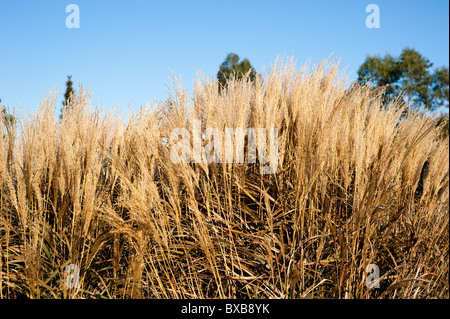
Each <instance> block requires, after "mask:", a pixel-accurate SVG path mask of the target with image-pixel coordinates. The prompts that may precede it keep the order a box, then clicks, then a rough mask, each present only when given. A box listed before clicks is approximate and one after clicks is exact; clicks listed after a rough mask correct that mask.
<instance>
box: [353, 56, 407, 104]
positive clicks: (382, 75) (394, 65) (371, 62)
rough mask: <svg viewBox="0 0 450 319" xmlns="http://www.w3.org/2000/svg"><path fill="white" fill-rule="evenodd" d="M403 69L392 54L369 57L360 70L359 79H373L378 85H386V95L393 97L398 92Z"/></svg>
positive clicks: (365, 80) (363, 80)
mask: <svg viewBox="0 0 450 319" xmlns="http://www.w3.org/2000/svg"><path fill="white" fill-rule="evenodd" d="M400 76H401V71H400V67H399V63H398V61H397V59H395V58H394V57H392V56H390V55H386V56H385V57H383V58H381V57H377V56H373V57H367V58H366V61H365V62H364V63H363V64H362V65H361V66H360V68H359V70H358V81H359V82H367V81H373V82H375V84H376V85H377V87H384V86H386V97H387V98H392V97H394V96H395V95H396V94H397V93H398V85H397V84H396V83H397V81H398V80H399V79H400Z"/></svg>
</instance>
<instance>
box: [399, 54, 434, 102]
mask: <svg viewBox="0 0 450 319" xmlns="http://www.w3.org/2000/svg"><path fill="white" fill-rule="evenodd" d="M432 65H433V64H432V63H431V62H430V61H429V60H428V59H427V58H425V57H423V56H422V55H421V54H420V53H419V52H417V51H416V50H414V49H409V48H405V49H403V51H402V54H401V55H400V57H399V66H400V71H401V73H402V75H401V81H402V84H401V87H402V89H403V90H404V91H405V93H406V96H407V97H408V101H409V102H411V103H412V104H413V105H416V106H424V107H425V108H432V99H431V94H430V85H431V74H430V72H429V69H430V68H431V67H432Z"/></svg>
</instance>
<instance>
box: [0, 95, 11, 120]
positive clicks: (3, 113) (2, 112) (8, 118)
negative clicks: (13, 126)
mask: <svg viewBox="0 0 450 319" xmlns="http://www.w3.org/2000/svg"><path fill="white" fill-rule="evenodd" d="M1 103H2V99H0V105H1ZM0 114H1V116H2V117H3V118H4V119H5V122H6V123H14V122H15V119H14V116H12V115H11V114H8V113H7V112H6V107H4V106H3V107H2V108H1V110H0Z"/></svg>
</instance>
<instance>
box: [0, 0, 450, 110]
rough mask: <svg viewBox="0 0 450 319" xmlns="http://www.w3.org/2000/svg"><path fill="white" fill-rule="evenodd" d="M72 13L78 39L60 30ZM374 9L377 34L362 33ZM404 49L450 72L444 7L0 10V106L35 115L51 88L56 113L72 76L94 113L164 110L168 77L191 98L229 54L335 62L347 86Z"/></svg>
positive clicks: (62, 5)
mask: <svg viewBox="0 0 450 319" xmlns="http://www.w3.org/2000/svg"><path fill="white" fill-rule="evenodd" d="M71 3H73V4H76V5H78V7H79V9H80V28H78V29H75V28H73V29H69V28H67V27H66V17H67V16H68V15H69V13H66V11H65V10H66V6H67V5H69V4H71ZM371 3H373V4H377V5H378V6H379V8H380V28H379V29H375V28H373V29H369V28H367V27H366V25H365V21H366V17H367V16H368V15H369V13H366V12H365V9H366V6H367V5H369V4H371ZM406 46H408V47H411V48H414V49H416V50H418V51H419V52H420V53H422V54H423V55H424V56H425V57H427V58H428V59H430V61H431V62H433V63H434V66H436V67H438V66H443V65H446V66H448V65H449V3H448V1H446V0H445V1H444V0H428V1H412V0H401V1H400V0H395V1H392V0H386V1H384V0H383V1H382V0H369V1H363V0H342V1H336V0H319V1H300V0H295V1H285V0H277V1H273V0H272V1H266V0H257V1H245V0H241V1H206V0H205V1H197V0H189V1H149V0H129V1H114V0H109V1H104V0H95V1H94V0H70V1H65V0H42V1H31V0H14V1H9V0H0V99H2V102H3V104H4V105H7V106H8V107H10V108H11V107H14V106H16V107H20V106H21V107H23V110H24V111H25V112H30V111H32V112H35V111H36V110H37V107H38V104H39V101H40V100H41V96H42V94H47V93H48V91H49V90H50V89H52V88H54V87H57V89H58V91H59V92H60V93H61V95H60V98H59V100H58V105H57V108H58V111H57V112H59V109H60V106H61V101H62V99H63V94H64V91H65V81H66V76H67V75H68V74H71V75H72V79H73V81H74V87H75V89H77V88H78V84H79V83H81V84H83V86H85V87H87V86H89V88H90V89H91V90H92V91H93V99H94V102H95V104H97V105H100V103H101V104H102V106H103V107H104V108H109V107H111V106H113V105H116V106H119V108H120V110H121V111H124V110H126V109H129V108H130V107H131V108H132V109H133V108H137V107H139V106H140V105H143V104H145V103H147V102H152V101H153V100H165V99H166V98H167V96H168V95H167V87H166V86H167V85H169V86H170V80H171V78H172V75H173V74H175V75H176V76H179V77H181V80H182V81H183V82H184V83H185V85H186V88H188V89H190V87H191V85H192V81H193V79H194V78H195V74H196V73H197V70H200V71H202V72H203V73H204V74H205V75H206V76H208V77H213V76H215V75H216V73H217V71H218V68H219V65H220V64H221V63H222V62H223V60H224V59H225V57H226V55H227V53H229V52H234V53H237V54H238V55H239V56H240V57H241V58H248V59H249V60H250V62H251V64H252V65H253V67H254V68H255V69H256V70H257V71H260V70H261V68H262V67H264V66H265V67H268V66H270V64H271V63H273V62H274V61H275V58H276V57H277V56H279V55H286V56H294V58H295V59H296V60H297V63H298V64H302V63H304V62H305V61H306V60H308V59H311V61H312V62H318V61H320V60H322V59H324V58H327V57H328V56H329V55H330V54H332V53H333V54H334V56H335V57H337V58H341V62H342V65H343V66H344V67H347V72H348V73H349V75H350V79H354V78H355V76H356V71H357V69H358V67H359V65H360V64H361V63H362V62H363V61H364V59H365V58H366V56H367V55H375V54H380V55H384V54H386V53H389V54H391V55H394V56H397V55H399V54H400V53H401V50H402V49H403V48H404V47H406Z"/></svg>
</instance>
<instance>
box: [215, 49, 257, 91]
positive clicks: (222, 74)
mask: <svg viewBox="0 0 450 319" xmlns="http://www.w3.org/2000/svg"><path fill="white" fill-rule="evenodd" d="M247 72H250V74H249V77H250V80H251V81H254V80H255V78H256V72H255V71H254V70H253V67H252V66H251V64H250V61H249V60H248V59H244V60H242V61H241V62H239V56H238V55H237V54H235V53H229V54H228V55H227V57H226V58H225V61H223V63H222V64H221V65H220V69H219V72H217V79H218V80H219V89H220V88H222V87H224V86H225V84H226V82H227V80H228V79H229V78H230V77H231V75H233V74H234V75H235V77H236V79H242V78H243V76H244V75H245V74H246V73H247Z"/></svg>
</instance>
